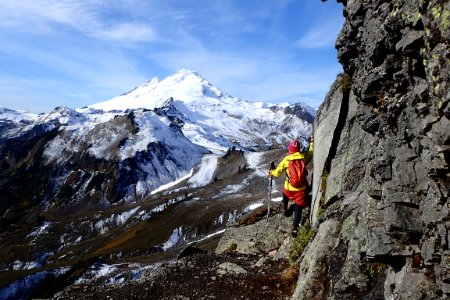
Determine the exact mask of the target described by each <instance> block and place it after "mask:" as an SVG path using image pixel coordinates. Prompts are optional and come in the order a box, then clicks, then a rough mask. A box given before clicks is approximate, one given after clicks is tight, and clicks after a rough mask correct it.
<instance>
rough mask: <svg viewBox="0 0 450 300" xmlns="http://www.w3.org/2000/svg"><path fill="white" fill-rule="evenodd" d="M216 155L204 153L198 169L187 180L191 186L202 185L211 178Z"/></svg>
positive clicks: (214, 169)
mask: <svg viewBox="0 0 450 300" xmlns="http://www.w3.org/2000/svg"><path fill="white" fill-rule="evenodd" d="M217 160H218V156H217V155H215V154H209V155H205V156H203V158H202V162H201V163H200V167H199V169H198V170H197V171H196V172H195V174H194V175H192V176H191V178H190V179H189V181H188V184H189V185H190V186H191V187H202V186H205V185H207V184H208V183H210V182H211V181H212V180H213V176H214V172H215V171H216V168H217Z"/></svg>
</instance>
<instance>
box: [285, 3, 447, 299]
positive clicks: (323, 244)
mask: <svg viewBox="0 0 450 300" xmlns="http://www.w3.org/2000/svg"><path fill="white" fill-rule="evenodd" d="M338 2H340V3H342V4H343V5H344V16H345V17H346V22H345V24H344V27H343V29H342V31H341V33H340V35H339V37H338V39H337V43H336V47H337V49H338V58H339V61H340V62H341V63H342V65H343V68H344V73H343V74H341V75H340V76H338V78H337V79H336V81H335V83H334V84H333V86H332V87H331V89H330V91H329V93H328V95H327V97H326V99H325V102H324V103H323V104H322V106H321V107H320V109H319V111H318V115H317V118H316V120H315V124H314V136H315V142H316V144H315V154H314V179H313V209H312V210H313V211H312V218H313V227H314V230H315V236H314V238H313V239H312V241H311V242H310V244H309V246H308V248H307V249H306V251H305V253H304V255H303V257H302V260H301V262H300V276H299V279H298V283H297V288H296V291H295V293H294V296H293V298H294V299H448V297H450V267H449V266H450V261H449V257H450V248H449V228H450V216H449V213H450V202H449V200H448V195H449V191H450V179H449V164H450V121H449V118H450V107H449V102H450V93H449V82H450V78H449V74H450V64H449V61H450V59H449V58H450V30H449V27H450V26H449V24H450V2H449V1H434V0H430V1H420V0H415V1H409V0H408V1H403V0H395V1H384V0H377V1H338ZM330 132H332V133H333V134H330Z"/></svg>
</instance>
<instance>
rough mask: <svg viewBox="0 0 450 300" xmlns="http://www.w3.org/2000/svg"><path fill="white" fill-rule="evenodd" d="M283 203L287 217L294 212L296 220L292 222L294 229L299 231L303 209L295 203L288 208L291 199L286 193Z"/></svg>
mask: <svg viewBox="0 0 450 300" xmlns="http://www.w3.org/2000/svg"><path fill="white" fill-rule="evenodd" d="M282 203H283V204H282V205H283V207H284V208H285V210H286V213H287V214H285V215H290V214H292V211H293V212H294V220H293V221H292V228H293V229H297V228H298V225H299V224H300V220H301V219H302V207H301V206H300V205H298V204H297V203H295V202H294V204H292V205H291V206H290V207H288V203H289V198H288V196H286V195H285V194H284V193H283V200H282Z"/></svg>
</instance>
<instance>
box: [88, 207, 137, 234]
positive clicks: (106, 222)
mask: <svg viewBox="0 0 450 300" xmlns="http://www.w3.org/2000/svg"><path fill="white" fill-rule="evenodd" d="M139 208H140V206H137V207H135V208H132V209H130V210H128V211H125V212H123V213H121V214H118V215H116V214H112V215H111V216H110V217H109V218H106V219H102V220H100V221H97V222H95V224H94V227H95V229H96V230H97V231H98V232H99V233H100V234H105V233H106V232H108V230H109V229H110V227H112V226H120V225H123V224H125V223H126V222H127V221H128V219H129V218H130V217H131V216H132V215H134V214H135V213H136V211H138V210H139Z"/></svg>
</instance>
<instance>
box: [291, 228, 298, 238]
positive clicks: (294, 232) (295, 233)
mask: <svg viewBox="0 0 450 300" xmlns="http://www.w3.org/2000/svg"><path fill="white" fill-rule="evenodd" d="M297 235H298V228H297V227H294V226H292V229H291V236H292V237H293V238H296V237H297Z"/></svg>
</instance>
